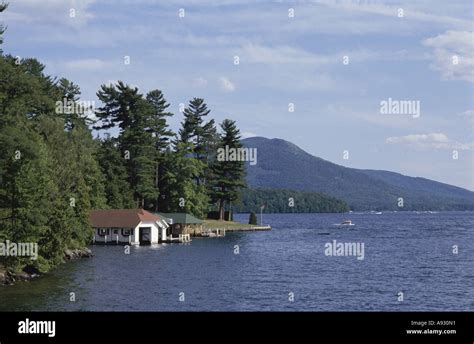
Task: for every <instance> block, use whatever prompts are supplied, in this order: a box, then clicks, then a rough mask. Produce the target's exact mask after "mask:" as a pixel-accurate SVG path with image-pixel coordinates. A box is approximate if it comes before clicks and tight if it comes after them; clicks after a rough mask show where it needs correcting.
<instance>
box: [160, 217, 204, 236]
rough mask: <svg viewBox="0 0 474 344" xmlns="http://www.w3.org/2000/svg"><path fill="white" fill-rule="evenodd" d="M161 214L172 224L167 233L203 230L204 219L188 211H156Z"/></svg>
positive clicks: (187, 232) (192, 232)
mask: <svg viewBox="0 0 474 344" xmlns="http://www.w3.org/2000/svg"><path fill="white" fill-rule="evenodd" d="M155 214H156V215H158V216H161V217H163V218H164V219H165V221H166V222H167V223H168V224H169V225H170V226H169V228H168V230H167V233H166V234H167V235H168V236H170V235H180V234H192V235H195V234H196V232H199V233H200V232H201V231H202V224H203V222H204V221H202V220H200V219H198V218H197V217H194V216H193V215H191V214H187V213H155Z"/></svg>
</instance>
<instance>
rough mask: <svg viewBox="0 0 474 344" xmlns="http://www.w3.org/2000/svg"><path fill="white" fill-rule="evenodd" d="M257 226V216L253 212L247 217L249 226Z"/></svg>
mask: <svg viewBox="0 0 474 344" xmlns="http://www.w3.org/2000/svg"><path fill="white" fill-rule="evenodd" d="M256 224H257V214H255V212H254V211H252V212H251V213H250V216H249V225H256Z"/></svg>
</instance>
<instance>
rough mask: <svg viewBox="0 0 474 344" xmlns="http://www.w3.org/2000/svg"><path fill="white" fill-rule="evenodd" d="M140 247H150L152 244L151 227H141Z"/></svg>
mask: <svg viewBox="0 0 474 344" xmlns="http://www.w3.org/2000/svg"><path fill="white" fill-rule="evenodd" d="M138 231H139V232H140V235H139V241H140V245H150V243H151V227H140V228H139V230H138Z"/></svg>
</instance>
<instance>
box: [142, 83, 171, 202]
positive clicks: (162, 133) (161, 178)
mask: <svg viewBox="0 0 474 344" xmlns="http://www.w3.org/2000/svg"><path fill="white" fill-rule="evenodd" d="M146 100H147V101H148V103H149V104H150V105H151V106H152V108H153V111H152V116H151V117H150V118H149V124H148V129H147V130H148V132H150V133H151V134H152V138H153V146H154V148H155V152H154V160H155V174H154V187H155V190H156V191H157V192H156V193H155V194H156V196H157V197H156V199H155V204H154V205H155V208H154V210H155V211H158V209H160V205H161V206H162V205H163V200H164V198H163V197H160V194H161V193H162V191H161V190H162V189H164V188H166V184H167V181H166V179H165V175H164V170H165V166H164V162H165V154H166V152H167V151H169V149H170V144H171V139H172V138H173V137H174V136H175V134H174V133H173V131H171V130H170V129H169V126H168V123H167V117H171V116H173V114H172V113H171V112H168V111H167V109H168V107H169V106H170V105H169V104H168V103H167V102H166V99H165V98H164V96H163V93H162V92H161V91H160V90H152V91H150V92H148V93H147V95H146ZM161 196H164V194H163V195H161ZM165 197H166V196H165Z"/></svg>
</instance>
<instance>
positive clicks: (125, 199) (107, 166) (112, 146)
mask: <svg viewBox="0 0 474 344" xmlns="http://www.w3.org/2000/svg"><path fill="white" fill-rule="evenodd" d="M118 145H119V144H118V140H117V139H116V138H111V137H110V136H106V138H105V139H103V140H101V141H100V148H99V151H98V154H97V160H98V162H99V165H100V168H101V170H102V174H103V176H104V179H105V181H104V184H105V185H104V187H105V197H106V203H107V206H108V207H110V208H112V209H126V208H133V207H135V206H136V204H135V203H134V200H133V192H132V190H131V189H130V184H129V183H128V175H127V170H126V168H125V165H124V161H123V159H124V158H123V155H122V154H121V152H120V149H119V147H118Z"/></svg>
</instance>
